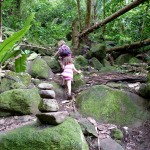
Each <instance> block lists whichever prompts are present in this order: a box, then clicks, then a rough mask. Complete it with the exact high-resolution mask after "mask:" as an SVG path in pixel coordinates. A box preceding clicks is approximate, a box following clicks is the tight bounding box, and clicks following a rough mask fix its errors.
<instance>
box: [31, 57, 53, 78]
mask: <svg viewBox="0 0 150 150" xmlns="http://www.w3.org/2000/svg"><path fill="white" fill-rule="evenodd" d="M28 73H29V74H31V76H32V77H35V78H41V79H48V78H53V76H54V74H53V72H52V71H51V68H50V67H49V66H48V65H47V63H46V62H45V61H44V60H43V59H41V58H36V59H35V60H33V61H32V62H30V63H28Z"/></svg>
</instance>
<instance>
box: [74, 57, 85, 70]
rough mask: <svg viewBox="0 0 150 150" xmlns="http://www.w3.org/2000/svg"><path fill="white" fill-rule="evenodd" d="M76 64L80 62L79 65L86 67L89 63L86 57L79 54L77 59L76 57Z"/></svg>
mask: <svg viewBox="0 0 150 150" xmlns="http://www.w3.org/2000/svg"><path fill="white" fill-rule="evenodd" d="M75 64H78V65H80V66H81V67H85V66H87V65H88V60H87V59H85V57H83V56H81V55H79V56H77V57H76V59H75Z"/></svg>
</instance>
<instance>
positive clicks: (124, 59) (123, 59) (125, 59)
mask: <svg viewBox="0 0 150 150" xmlns="http://www.w3.org/2000/svg"><path fill="white" fill-rule="evenodd" d="M131 58H132V55H129V54H123V55H120V56H119V57H118V58H117V59H116V61H115V62H116V64H117V65H122V64H124V63H128V62H129V60H130V59H131Z"/></svg>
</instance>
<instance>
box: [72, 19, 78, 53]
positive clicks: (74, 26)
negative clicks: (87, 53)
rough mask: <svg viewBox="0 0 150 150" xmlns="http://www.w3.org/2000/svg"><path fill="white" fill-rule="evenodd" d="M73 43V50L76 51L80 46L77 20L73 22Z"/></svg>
mask: <svg viewBox="0 0 150 150" xmlns="http://www.w3.org/2000/svg"><path fill="white" fill-rule="evenodd" d="M72 30H73V31H72V45H73V50H74V52H75V53H76V51H77V49H78V47H79V38H78V30H77V25H76V21H75V20H74V21H73V22H72Z"/></svg>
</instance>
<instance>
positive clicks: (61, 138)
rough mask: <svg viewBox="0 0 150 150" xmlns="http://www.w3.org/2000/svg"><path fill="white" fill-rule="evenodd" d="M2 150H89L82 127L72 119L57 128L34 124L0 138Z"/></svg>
mask: <svg viewBox="0 0 150 150" xmlns="http://www.w3.org/2000/svg"><path fill="white" fill-rule="evenodd" d="M0 145H1V149H2V150H6V149H7V150H20V149H23V150H89V148H88V145H87V143H86V140H85V138H84V135H83V133H82V131H81V128H80V125H79V124H78V123H77V121H75V120H74V119H72V118H69V117H68V119H67V120H65V121H64V122H63V123H62V124H60V125H57V126H50V125H43V126H42V125H40V124H38V123H33V124H30V125H26V126H24V127H21V128H18V129H15V130H13V131H10V132H7V133H5V134H2V135H1V136H0Z"/></svg>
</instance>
